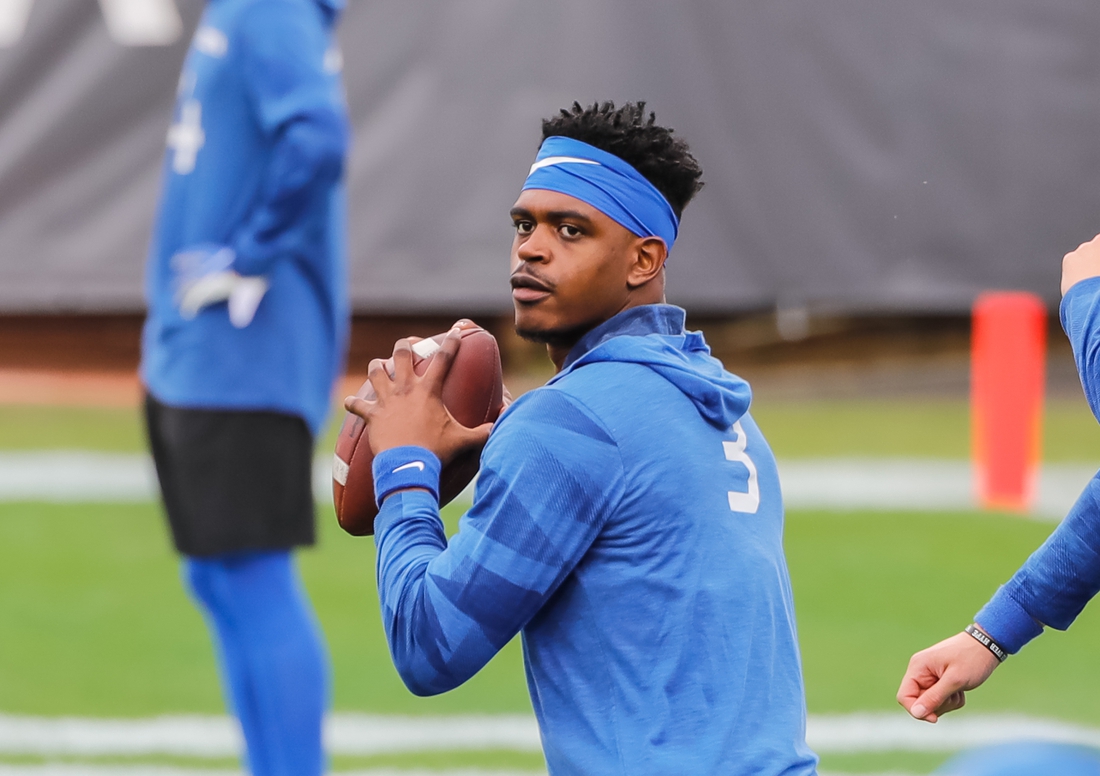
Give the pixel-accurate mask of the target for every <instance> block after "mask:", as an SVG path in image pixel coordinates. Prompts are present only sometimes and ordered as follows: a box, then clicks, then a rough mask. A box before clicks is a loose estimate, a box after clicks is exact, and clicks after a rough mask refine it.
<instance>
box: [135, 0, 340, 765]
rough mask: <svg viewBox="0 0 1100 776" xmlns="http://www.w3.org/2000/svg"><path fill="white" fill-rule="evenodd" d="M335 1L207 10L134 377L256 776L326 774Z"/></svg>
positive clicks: (167, 187) (253, 2)
mask: <svg viewBox="0 0 1100 776" xmlns="http://www.w3.org/2000/svg"><path fill="white" fill-rule="evenodd" d="M341 5H342V0H262V1H258V0H212V1H211V2H210V3H209V4H208V5H207V7H206V10H205V13H204V14H203V17H202V20H201V22H200V24H199V27H198V30H197V31H196V33H195V36H194V39H193V41H192V44H191V49H190V51H189V52H188V54H187V59H186V62H185V64H184V67H183V73H182V75H181V77H180V83H179V93H178V97H177V107H176V119H175V123H174V124H173V126H172V129H171V130H170V131H169V135H168V151H167V155H166V159H165V165H164V181H163V192H162V195H161V201H160V208H159V214H158V217H157V223H156V227H155V232H154V236H153V241H152V246H151V249H150V252H149V261H148V269H147V277H146V286H147V298H148V305H149V317H148V320H147V322H146V326H145V331H144V342H143V353H142V366H141V375H142V380H143V382H144V385H145V388H146V391H147V399H146V417H147V425H148V432H149V439H150V443H151V446H152V451H153V456H154V459H155V461H156V468H157V475H158V478H159V480H160V486H161V492H162V495H163V498H164V505H165V509H166V512H167V514H168V522H169V525H170V526H171V530H172V538H173V540H174V542H175V546H176V549H177V550H178V551H179V552H180V553H181V554H182V556H183V577H184V580H185V583H186V584H187V586H188V588H189V590H190V592H191V593H192V595H193V596H194V598H195V601H196V602H197V603H198V605H199V607H200V608H201V610H202V612H203V614H204V615H205V618H206V621H207V623H208V625H209V627H210V629H211V631H212V632H213V635H214V638H215V641H216V645H217V654H218V658H219V663H220V668H221V675H222V681H223V685H224V692H225V695H226V698H227V701H228V704H229V706H230V707H231V709H232V711H233V712H234V713H235V714H236V716H237V717H238V719H239V720H240V723H241V728H242V730H243V732H244V738H245V743H246V745H247V760H248V767H249V769H250V771H251V772H252V773H253V774H255V775H256V776H267V775H268V774H272V775H274V774H279V775H280V776H283V775H290V774H293V776H311V775H313V774H320V773H322V771H323V770H324V760H323V757H322V751H321V720H322V716H323V713H324V710H325V707H326V704H327V697H328V681H329V680H328V665H327V656H326V653H325V646H324V642H323V638H322V635H321V633H320V631H319V629H318V627H317V623H316V621H315V617H314V616H313V613H312V611H311V607H310V604H309V601H308V599H307V597H306V594H305V591H304V590H303V588H302V585H301V583H300V581H299V579H298V574H297V571H296V569H295V564H294V558H293V555H292V550H293V548H295V547H299V546H303V545H308V544H312V543H313V541H314V516H313V496H312V492H311V488H310V481H311V477H310V473H311V459H312V449H313V440H314V438H315V437H316V435H317V434H318V433H319V432H320V431H321V428H322V425H323V423H324V418H325V415H326V414H327V412H328V409H329V406H330V401H331V400H330V396H331V390H332V386H333V383H334V380H335V378H336V376H337V375H338V374H339V373H340V372H341V371H342V367H343V363H342V362H343V357H344V347H345V342H346V339H347V328H348V303H347V299H346V297H347V290H346V286H347V281H346V277H345V275H346V269H345V257H344V239H345V238H344V226H343V217H344V216H343V208H344V203H343V184H342V171H343V164H344V155H345V149H346V146H347V136H348V130H347V121H346V109H345V105H344V95H343V86H342V83H341V76H340V57H339V50H338V49H337V48H336V46H335V43H334V36H333V28H334V25H335V23H336V20H337V14H338V11H339V9H340V7H341Z"/></svg>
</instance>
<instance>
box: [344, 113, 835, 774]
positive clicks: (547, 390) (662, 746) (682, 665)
mask: <svg viewBox="0 0 1100 776" xmlns="http://www.w3.org/2000/svg"><path fill="white" fill-rule="evenodd" d="M701 176H702V171H701V169H700V167H699V165H698V162H697V161H696V160H695V158H694V157H693V156H692V155H691V153H690V151H689V149H688V146H687V144H686V143H685V142H684V141H683V140H682V139H680V138H679V137H677V136H676V135H674V134H673V133H672V131H671V130H669V129H667V128H666V127H662V126H660V125H658V124H656V122H655V118H654V116H653V115H652V114H647V112H646V111H645V105H644V103H627V104H625V105H623V106H621V107H619V108H616V107H615V106H614V105H612V104H611V103H606V104H603V105H593V106H591V107H589V108H582V107H581V106H580V105H576V104H575V105H574V106H573V108H572V109H571V110H567V111H562V113H561V114H560V115H558V116H556V117H553V118H551V119H548V120H546V121H545V122H543V142H542V147H541V148H540V149H539V152H538V155H537V157H536V159H535V162H534V164H533V165H532V166H531V170H530V173H529V175H528V177H527V180H526V182H525V183H524V185H523V190H522V192H521V193H520V195H519V198H518V199H517V200H516V203H515V205H514V206H513V208H512V211H511V216H512V222H513V225H514V228H515V237H514V241H513V243H512V251H511V277H510V283H511V286H512V300H513V304H514V308H515V324H516V331H517V332H518V333H519V334H520V335H522V336H524V337H526V338H528V339H531V340H534V341H537V342H542V343H545V344H546V346H547V350H548V352H549V355H550V358H551V360H552V361H553V362H554V365H555V366H556V367H557V374H556V375H555V376H554V377H553V378H552V379H551V380H550V381H549V383H547V384H546V385H545V386H543V387H542V388H538V389H536V390H534V391H531V392H529V393H527V394H525V395H524V396H522V397H520V398H519V399H517V400H516V401H515V402H514V403H512V404H511V406H509V407H508V408H507V410H506V411H505V412H504V414H503V415H502V416H501V418H500V420H499V421H497V423H496V425H495V426H493V427H492V430H491V432H490V428H489V427H488V426H483V427H481V428H478V429H466V428H462V427H461V426H459V425H458V424H457V423H456V422H455V421H454V419H453V418H452V417H451V416H450V414H449V413H448V412H447V411H446V409H445V408H444V406H443V403H442V401H441V399H440V390H441V384H442V380H443V377H444V376H445V374H446V370H447V365H448V364H449V363H450V361H451V359H452V358H453V354H454V353H455V352H456V351H457V348H458V338H457V332H452V333H450V334H449V335H448V336H447V337H446V338H445V339H444V342H443V346H442V348H441V349H440V351H438V352H437V354H436V356H435V359H434V360H433V361H432V363H431V365H430V366H429V367H428V369H427V371H426V372H425V374H424V376H423V377H417V376H416V374H415V372H414V370H413V367H412V353H411V345H410V342H409V340H399V341H398V343H397V345H396V346H395V349H394V354H393V360H394V369H395V374H394V376H393V377H392V378H391V377H390V375H389V374H388V373H387V372H386V368H385V367H384V366H383V363H382V362H381V361H377V360H376V361H374V362H372V363H371V366H370V368H369V371H368V374H369V376H370V380H371V382H372V383H373V384H374V387H375V390H376V391H377V393H378V399H377V401H376V402H368V401H365V400H362V399H356V398H355V397H349V398H348V400H347V402H346V404H345V406H346V407H347V408H348V409H349V410H351V411H353V412H356V413H357V414H360V415H361V416H362V417H365V418H367V419H368V424H367V433H368V434H369V440H370V445H371V448H372V449H373V450H375V451H377V455H376V457H375V459H374V479H375V493H376V494H377V496H378V499H379V502H380V503H381V510H380V512H379V514H378V517H377V519H376V521H375V531H376V533H375V538H376V541H377V545H378V569H377V578H378V594H379V597H380V599H381V608H382V618H383V623H384V625H385V628H386V636H387V638H388V640H389V644H390V652H391V654H392V656H393V660H394V664H395V665H396V666H397V670H398V672H399V673H400V675H401V677H402V678H403V679H404V681H405V683H406V685H407V686H408V687H409V688H410V689H411V690H412V691H413V692H414V693H416V694H418V695H432V694H435V693H441V692H446V691H448V690H450V689H452V688H454V687H457V686H458V685H460V684H462V683H463V682H465V681H466V680H467V679H469V678H470V677H471V676H473V675H474V674H475V673H476V672H477V671H479V670H480V669H481V668H482V666H484V665H485V664H486V663H487V662H488V661H489V660H490V659H491V658H492V657H493V655H495V654H496V653H497V651H498V650H500V649H501V648H502V647H504V645H505V644H507V643H508V642H509V641H510V640H511V639H512V637H513V636H515V635H516V634H517V633H521V634H522V639H523V648H524V661H525V665H526V669H527V682H528V688H529V690H530V694H531V700H532V703H533V705H534V710H535V714H536V716H537V718H538V721H539V728H540V730H541V733H542V743H543V749H544V751H545V755H546V761H547V765H548V767H549V771H550V774H551V776H565V775H567V774H569V775H573V774H576V775H578V776H580V775H581V774H601V776H605V775H608V774H621V775H622V776H644V775H645V774H652V775H653V776H667V774H692V775H693V776H704V775H705V774H713V776H719V775H721V776H732V775H734V774H744V775H745V776H748V774H753V775H754V776H780V775H781V774H782V776H812V774H814V773H815V771H816V762H817V758H816V757H815V756H814V754H813V753H812V752H811V751H810V750H809V748H808V747H807V746H806V742H805V725H806V705H805V699H804V694H803V685H802V671H801V665H800V658H799V651H798V639H797V634H796V629H795V620H794V604H793V601H792V596H791V589H790V581H789V578H788V574H787V566H786V560H785V558H784V555H783V499H782V494H781V493H780V488H779V476H778V472H777V470H776V464H775V458H774V457H773V456H772V453H771V450H770V449H769V447H768V443H767V441H766V440H765V439H764V436H763V434H761V432H760V429H759V428H758V427H757V425H756V423H755V422H754V421H753V419H752V416H751V414H750V413H749V403H750V400H751V391H750V390H749V386H748V384H747V383H746V382H745V381H744V380H741V379H740V378H738V377H736V376H735V375H732V374H730V373H729V372H727V371H726V370H725V369H724V368H723V367H722V364H721V362H719V361H718V360H717V359H715V358H714V357H713V356H711V355H710V350H709V348H708V347H707V345H706V342H705V341H704V339H703V336H702V335H701V334H700V333H698V332H693V331H688V330H687V329H686V328H685V326H684V311H683V310H681V309H680V308H678V307H673V306H671V305H668V304H666V303H665V261H666V259H667V258H668V255H669V251H670V250H671V248H672V246H673V243H674V242H675V240H676V236H677V233H678V230H679V224H680V215H681V213H682V211H683V209H684V207H685V206H686V205H687V203H688V202H689V201H690V200H691V199H692V197H693V196H694V195H695V193H696V191H698V190H699V188H700V187H701V185H702V183H701V180H700V178H701ZM486 438H487V440H488V441H487V442H486ZM483 443H484V444H485V448H484V452H483V454H482V457H481V472H480V474H479V475H478V480H477V485H476V488H475V491H474V502H473V506H472V507H471V508H470V510H469V511H468V512H467V513H466V514H465V515H464V516H463V517H462V519H461V521H460V523H459V529H458V533H457V535H455V536H454V537H452V538H451V540H450V541H448V540H447V538H446V535H445V534H444V532H443V524H442V522H441V521H440V517H439V501H438V492H439V490H438V489H439V475H440V471H441V465H442V464H444V463H446V462H448V461H449V460H451V459H452V458H453V457H454V455H456V454H457V452H458V451H460V450H463V449H466V448H468V447H474V446H478V445H481V444H483Z"/></svg>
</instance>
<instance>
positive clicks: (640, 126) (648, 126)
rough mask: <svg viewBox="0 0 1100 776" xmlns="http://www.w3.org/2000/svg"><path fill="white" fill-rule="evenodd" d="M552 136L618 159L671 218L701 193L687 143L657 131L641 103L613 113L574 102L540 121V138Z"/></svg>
mask: <svg viewBox="0 0 1100 776" xmlns="http://www.w3.org/2000/svg"><path fill="white" fill-rule="evenodd" d="M554 136H561V137H571V138H573V139H574V140H580V141H581V142H583V143H588V144H589V145H591V146H595V147H596V148H599V149H600V150H602V151H607V152H608V153H609V154H614V155H615V156H617V157H619V158H620V159H622V160H623V161H625V162H626V163H627V164H629V165H630V166H632V167H633V168H634V169H635V170H637V171H638V172H640V173H641V174H642V175H643V176H645V179H646V180H648V181H649V182H650V183H652V184H653V185H654V186H656V187H657V190H658V191H659V192H661V193H662V194H664V196H665V199H667V200H668V203H669V204H670V205H672V209H673V211H674V212H675V213H676V217H677V218H679V217H680V216H681V215H682V214H683V212H684V208H685V207H687V203H688V202H690V201H691V199H692V197H694V196H695V194H696V192H698V191H699V189H701V188H703V181H702V177H703V170H702V168H701V167H699V162H698V161H696V159H695V157H694V156H692V155H691V151H690V150H689V149H688V145H687V143H685V142H684V141H683V140H682V139H681V138H678V137H674V136H673V134H672V130H671V129H668V128H667V127H662V126H658V125H657V116H656V115H655V114H654V113H653V112H650V114H649V115H648V116H646V111H645V102H644V101H639V102H627V103H624V104H623V105H622V106H621V107H618V108H616V107H615V103H613V102H610V101H608V102H604V103H593V104H592V105H590V106H589V107H587V108H583V107H581V104H580V103H579V102H574V103H573V107H571V108H569V109H565V108H563V109H562V110H561V112H559V113H558V115H557V116H554V117H553V118H549V119H544V120H543V122H542V139H543V140H545V139H546V138H548V137H554Z"/></svg>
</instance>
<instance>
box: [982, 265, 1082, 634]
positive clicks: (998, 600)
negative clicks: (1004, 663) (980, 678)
mask: <svg viewBox="0 0 1100 776" xmlns="http://www.w3.org/2000/svg"><path fill="white" fill-rule="evenodd" d="M1061 318H1062V327H1063V328H1064V329H1065V331H1066V335H1067V336H1068V337H1069V340H1070V344H1072V345H1073V357H1074V360H1075V361H1076V362H1077V372H1078V374H1080V376H1081V385H1082V387H1083V388H1084V389H1085V398H1086V399H1088V403H1089V407H1091V408H1092V413H1093V415H1095V416H1096V417H1097V419H1100V278H1089V279H1088V280H1083V281H1081V282H1080V283H1077V284H1076V285H1074V286H1073V287H1072V288H1071V289H1070V290H1069V291H1068V292H1067V293H1066V295H1065V297H1063V299H1062V306H1061ZM1097 592H1100V474H1098V475H1097V476H1096V477H1094V478H1093V479H1092V480H1091V481H1090V482H1089V484H1088V485H1086V486H1085V490H1084V492H1082V493H1081V496H1080V497H1079V498H1078V499H1077V503H1075V504H1074V505H1073V508H1072V509H1071V510H1070V512H1069V514H1068V515H1067V516H1066V519H1065V520H1063V521H1062V524H1061V525H1059V526H1058V528H1057V529H1056V530H1055V531H1054V533H1052V534H1051V535H1050V537H1049V538H1048V539H1047V540H1046V542H1044V543H1043V545H1042V546H1041V547H1040V548H1039V549H1038V550H1036V551H1035V552H1034V554H1032V556H1031V557H1030V558H1028V560H1027V562H1026V563H1024V565H1023V566H1022V567H1021V568H1020V570H1019V571H1017V572H1016V574H1015V575H1014V576H1013V577H1012V579H1010V580H1009V581H1008V583H1007V584H1005V585H1004V586H1003V587H1001V589H1000V590H998V591H997V593H996V594H995V595H994V596H993V598H992V599H991V600H990V602H989V603H988V604H986V605H985V607H984V608H983V609H982V610H981V611H980V612H978V614H977V615H976V617H975V621H976V622H977V623H978V624H979V625H981V626H982V628H983V629H984V630H986V631H987V632H988V633H989V635H990V636H992V637H993V638H994V639H995V640H996V641H998V642H999V643H1000V644H1001V645H1002V646H1003V647H1004V648H1005V649H1007V650H1008V651H1009V652H1011V653H1014V652H1016V651H1018V650H1019V649H1020V648H1021V647H1023V646H1024V644H1026V643H1027V642H1028V641H1030V640H1031V639H1033V638H1035V637H1036V636H1038V635H1039V634H1040V633H1042V631H1043V627H1044V626H1048V625H1049V626H1050V627H1052V628H1057V629H1058V630H1065V629H1066V628H1068V627H1069V626H1070V625H1071V624H1072V623H1073V621H1074V620H1075V619H1076V618H1077V615H1079V614H1080V613H1081V610H1083V609H1084V608H1085V605H1086V604H1087V603H1088V602H1089V601H1090V600H1092V598H1093V596H1095V595H1096V594H1097Z"/></svg>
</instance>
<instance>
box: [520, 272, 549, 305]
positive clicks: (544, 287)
mask: <svg viewBox="0 0 1100 776" xmlns="http://www.w3.org/2000/svg"><path fill="white" fill-rule="evenodd" d="M511 282H512V299H513V300H514V301H516V302H520V303H523V304H533V303H535V302H541V301H542V300H543V299H546V298H547V297H548V296H550V294H551V293H552V292H553V290H554V289H553V288H552V287H551V286H550V285H549V284H548V283H545V282H543V281H541V280H539V279H538V278H535V277H533V276H531V275H512V279H511Z"/></svg>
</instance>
